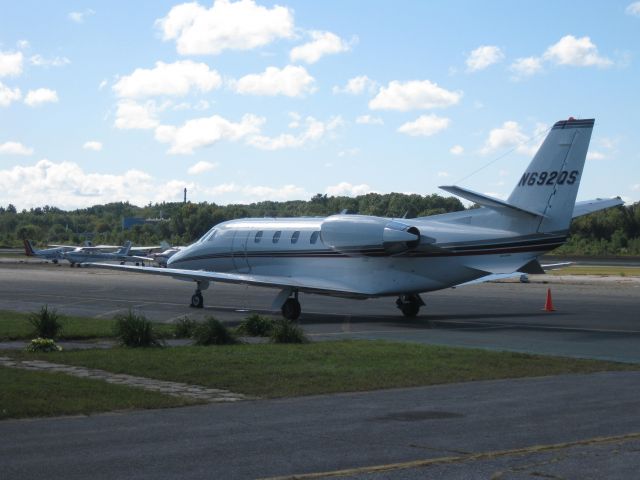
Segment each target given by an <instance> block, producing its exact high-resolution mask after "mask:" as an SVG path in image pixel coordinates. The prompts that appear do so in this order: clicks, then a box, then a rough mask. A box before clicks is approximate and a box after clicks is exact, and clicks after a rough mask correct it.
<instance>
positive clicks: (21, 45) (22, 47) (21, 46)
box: [16, 40, 31, 50]
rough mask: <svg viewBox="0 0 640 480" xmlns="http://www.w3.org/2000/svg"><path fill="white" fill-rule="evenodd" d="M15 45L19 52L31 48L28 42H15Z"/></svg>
mask: <svg viewBox="0 0 640 480" xmlns="http://www.w3.org/2000/svg"><path fill="white" fill-rule="evenodd" d="M16 45H17V46H18V48H19V49H20V50H26V49H28V48H29V47H30V46H31V44H30V43H29V40H18V41H17V42H16Z"/></svg>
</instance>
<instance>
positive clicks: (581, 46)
mask: <svg viewBox="0 0 640 480" xmlns="http://www.w3.org/2000/svg"><path fill="white" fill-rule="evenodd" d="M544 62H547V63H548V64H553V65H568V66H572V67H599V68H606V67H610V66H612V65H613V64H614V62H613V60H611V59H609V58H607V57H603V56H601V55H600V54H599V53H598V47H596V45H595V44H594V43H593V42H592V41H591V39H590V38H589V37H586V36H585V37H581V38H576V37H574V36H573V35H565V36H564V37H562V38H561V39H560V40H558V42H557V43H554V44H553V45H551V46H550V47H549V48H547V50H546V51H545V52H544V53H543V54H542V55H541V56H538V57H536V56H531V57H523V58H518V59H516V61H515V62H513V63H512V64H511V65H510V66H509V70H511V71H512V72H513V74H514V76H513V77H512V79H513V80H519V79H521V78H523V77H529V76H532V75H535V74H536V73H539V72H541V71H542V69H543V67H544ZM621 64H622V63H621Z"/></svg>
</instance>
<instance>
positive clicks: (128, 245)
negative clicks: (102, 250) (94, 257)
mask: <svg viewBox="0 0 640 480" xmlns="http://www.w3.org/2000/svg"><path fill="white" fill-rule="evenodd" d="M130 251H131V241H130V240H127V241H126V242H124V245H123V247H122V248H121V249H120V250H118V251H117V252H116V253H117V254H118V255H129V252H130Z"/></svg>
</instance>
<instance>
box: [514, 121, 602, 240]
mask: <svg viewBox="0 0 640 480" xmlns="http://www.w3.org/2000/svg"><path fill="white" fill-rule="evenodd" d="M593 124H594V120H593V119H587V120H575V119H573V118H570V119H569V120H563V121H560V122H557V123H556V124H555V125H554V126H553V128H552V129H551V131H550V132H549V134H548V135H547V138H546V139H545V140H544V142H543V143H542V145H541V146H540V149H539V150H538V152H537V153H536V155H535V156H534V157H533V160H532V161H531V163H530V164H529V166H528V167H527V170H526V171H525V172H524V174H523V175H522V177H521V178H520V181H519V182H518V184H517V185H516V187H515V189H514V190H513V192H512V193H511V195H510V196H509V200H508V203H510V204H511V205H514V206H516V207H520V208H522V209H526V210H532V211H536V212H540V213H541V214H543V215H544V218H541V219H539V220H536V221H537V222H538V225H537V229H536V230H537V231H538V232H540V233H550V232H559V231H565V230H568V228H569V224H570V223H571V217H572V214H573V208H574V205H575V202H576V196H577V194H578V187H579V186H580V179H581V177H582V170H583V168H584V161H585V158H586V156H587V149H588V148H589V141H590V139H591V131H592V130H593Z"/></svg>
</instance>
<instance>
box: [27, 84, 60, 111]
mask: <svg viewBox="0 0 640 480" xmlns="http://www.w3.org/2000/svg"><path fill="white" fill-rule="evenodd" d="M24 103H26V104H27V105H29V106H30V107H39V106H40V105H43V104H45V103H58V93H57V92H56V91H55V90H51V89H49V88H38V89H37V90H29V92H27V96H26V97H25V98H24Z"/></svg>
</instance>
